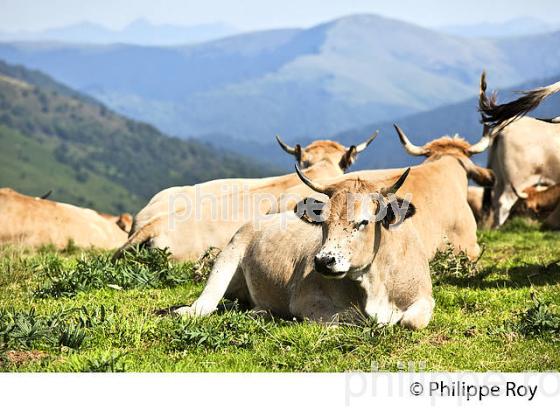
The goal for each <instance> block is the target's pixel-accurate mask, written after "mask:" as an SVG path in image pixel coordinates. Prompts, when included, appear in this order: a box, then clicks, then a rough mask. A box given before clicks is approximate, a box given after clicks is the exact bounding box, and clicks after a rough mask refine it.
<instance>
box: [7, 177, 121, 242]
mask: <svg viewBox="0 0 560 410" xmlns="http://www.w3.org/2000/svg"><path fill="white" fill-rule="evenodd" d="M131 219H132V217H131V216H130V214H122V215H121V216H118V217H117V216H113V215H108V214H99V213H98V212H96V211H94V210H92V209H87V208H80V207H77V206H74V205H70V204H65V203H62V202H54V201H50V200H48V199H41V198H35V197H31V196H27V195H23V194H20V193H18V192H16V191H14V190H13V189H11V188H1V189H0V244H5V243H12V244H17V245H26V246H42V245H49V244H52V245H54V246H56V247H57V248H59V249H60V248H64V247H65V246H67V245H68V243H69V242H70V241H72V242H73V243H74V244H75V245H77V246H80V247H90V246H94V247H96V248H102V249H116V248H118V247H119V246H121V245H122V244H123V243H124V242H125V241H126V238H127V233H126V232H125V230H124V229H123V228H121V226H122V227H125V226H126V224H127V222H128V225H130V220H131Z"/></svg>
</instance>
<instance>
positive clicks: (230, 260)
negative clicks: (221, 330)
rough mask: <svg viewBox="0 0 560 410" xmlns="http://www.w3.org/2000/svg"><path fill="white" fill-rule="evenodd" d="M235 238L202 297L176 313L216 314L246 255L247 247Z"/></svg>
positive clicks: (218, 260) (220, 259) (219, 259)
mask: <svg viewBox="0 0 560 410" xmlns="http://www.w3.org/2000/svg"><path fill="white" fill-rule="evenodd" d="M238 242H239V240H238V238H236V237H234V238H233V239H232V241H231V242H230V244H229V245H228V246H226V248H225V249H224V250H223V251H222V253H221V254H220V256H218V259H217V260H216V263H215V264H214V267H213V268H212V272H210V276H209V277H208V282H207V283H206V286H205V287H204V290H203V291H202V294H201V295H200V297H199V298H198V299H197V300H196V301H195V302H194V303H193V304H192V306H185V307H181V308H179V309H176V310H175V313H177V314H180V315H188V316H207V315H209V314H210V313H212V312H214V311H215V310H216V308H217V306H218V303H220V300H221V299H222V298H223V297H224V295H225V293H226V292H227V290H228V287H229V286H230V283H231V281H232V279H233V277H234V276H235V274H236V273H237V274H242V272H240V269H241V267H240V266H239V265H240V262H241V259H242V258H243V256H244V254H245V246H242V245H243V244H241V243H238Z"/></svg>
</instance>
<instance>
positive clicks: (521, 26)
mask: <svg viewBox="0 0 560 410" xmlns="http://www.w3.org/2000/svg"><path fill="white" fill-rule="evenodd" d="M438 30H440V31H443V32H444V33H449V34H453V35H456V36H459V37H468V38H475V37H488V38H504V37H519V36H530V35H536V34H543V33H548V32H553V31H557V30H560V23H557V24H552V23H547V22H546V21H543V20H541V19H538V18H534V17H519V18H515V19H511V20H507V21H504V22H502V23H489V22H483V23H477V24H463V25H451V26H443V27H439V28H438Z"/></svg>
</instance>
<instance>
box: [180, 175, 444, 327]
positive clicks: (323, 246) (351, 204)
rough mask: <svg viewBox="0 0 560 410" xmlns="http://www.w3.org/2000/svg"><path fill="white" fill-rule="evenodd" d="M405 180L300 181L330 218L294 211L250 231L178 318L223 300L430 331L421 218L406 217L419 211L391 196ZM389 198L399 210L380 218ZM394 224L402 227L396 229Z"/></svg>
mask: <svg viewBox="0 0 560 410" xmlns="http://www.w3.org/2000/svg"><path fill="white" fill-rule="evenodd" d="M407 174H408V171H406V172H405V173H404V174H403V175H402V176H401V177H400V178H399V179H398V180H397V182H395V183H394V184H393V185H392V186H391V187H390V188H384V187H383V186H379V185H374V184H370V183H368V182H366V181H363V180H347V181H343V182H340V183H338V184H335V185H330V186H319V185H317V184H314V183H313V182H311V181H310V180H308V179H307V178H306V177H305V176H303V175H302V179H303V181H304V182H305V183H306V184H307V185H309V186H310V187H311V188H312V189H314V190H316V191H318V192H320V193H324V194H326V195H327V196H328V197H329V200H328V201H327V203H326V204H325V206H324V207H323V210H322V212H321V217H323V218H324V221H322V222H320V221H318V220H317V218H316V217H315V213H314V212H313V211H312V210H311V209H310V208H308V209H307V211H306V212H305V213H304V214H301V212H298V215H300V216H301V219H300V217H299V216H298V215H296V214H295V213H294V212H286V213H280V214H275V215H271V216H270V218H268V219H267V220H266V221H260V222H253V223H248V224H246V225H244V226H243V227H242V228H241V229H240V230H239V231H238V232H237V233H236V234H235V236H234V237H233V239H232V240H231V242H230V243H229V244H228V246H227V247H226V248H225V249H224V250H223V252H222V253H221V254H220V256H219V257H218V259H217V261H216V263H215V265H214V268H213V269H212V272H211V274H210V277H209V279H208V283H207V285H206V287H205V289H204V291H203V292H202V295H201V296H200V297H199V298H198V299H197V300H196V302H194V304H193V305H192V306H190V307H183V308H179V309H178V310H176V312H177V313H179V314H185V315H196V316H203V315H208V314H210V313H212V312H213V311H214V310H215V309H216V307H217V305H218V303H219V301H220V300H221V298H222V297H223V296H224V295H225V296H227V297H230V298H237V299H239V300H241V301H244V302H247V303H249V304H250V305H251V306H253V307H254V308H255V309H258V310H267V311H271V312H272V313H273V314H276V315H280V316H285V317H298V318H306V319H310V320H314V321H320V322H330V321H332V320H336V319H337V318H339V317H344V318H345V319H349V316H350V317H352V316H353V315H352V314H354V317H357V316H358V317H359V316H360V315H364V314H365V315H369V316H372V317H375V318H376V319H377V321H378V322H379V323H380V324H395V323H400V324H402V325H403V326H406V327H409V328H413V329H419V328H423V327H425V326H427V324H428V323H429V321H430V318H431V316H432V311H433V307H434V300H433V298H432V284H431V280H430V270H429V266H428V257H427V255H426V254H425V252H424V250H423V247H422V244H421V243H420V237H419V235H418V232H417V231H416V228H415V225H414V221H413V220H414V217H412V218H410V219H407V218H409V217H411V216H412V215H413V214H414V206H413V205H412V204H408V205H409V206H408V208H406V207H403V206H402V205H403V201H402V199H400V198H396V197H394V195H392V194H394V193H395V192H396V191H397V190H398V189H399V187H400V186H401V185H402V183H403V182H404V180H405V179H406V177H407ZM349 194H353V195H358V199H357V200H353V199H352V198H351V196H350V195H349ZM387 197H388V198H389V199H388V200H389V201H391V206H389V207H386V208H384V209H386V210H387V213H386V214H385V215H384V214H383V212H380V213H379V216H380V217H381V218H378V217H376V215H378V212H379V211H380V210H381V209H382V208H383V204H385V203H386V202H385V201H386V200H387ZM395 204H398V205H395ZM300 209H301V207H299V209H298V211H299V210H300ZM395 210H398V211H399V212H397V213H395ZM400 211H403V212H400ZM383 215H384V217H383ZM395 215H398V216H395ZM405 219H406V220H405ZM396 220H398V221H399V222H402V223H401V224H400V225H399V226H397V227H389V225H390V224H393V223H395V222H396ZM356 315H357V316H356Z"/></svg>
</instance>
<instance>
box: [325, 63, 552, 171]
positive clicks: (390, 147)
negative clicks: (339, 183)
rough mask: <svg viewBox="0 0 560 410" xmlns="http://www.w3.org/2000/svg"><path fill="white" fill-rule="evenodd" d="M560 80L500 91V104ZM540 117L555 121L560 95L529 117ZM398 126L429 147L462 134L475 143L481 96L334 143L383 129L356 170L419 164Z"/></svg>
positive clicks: (354, 132) (339, 138)
mask: <svg viewBox="0 0 560 410" xmlns="http://www.w3.org/2000/svg"><path fill="white" fill-rule="evenodd" d="M488 80H489V83H488V85H489V89H490V90H491V89H494V88H495V87H494V84H493V83H494V80H495V75H492V73H490V75H489V79H488ZM557 81H560V74H559V75H556V76H553V77H549V78H546V79H541V80H533V81H529V82H526V83H523V84H519V85H517V86H514V87H511V88H509V89H505V90H498V102H507V101H511V100H513V99H515V98H518V97H519V95H517V94H515V93H514V91H520V90H530V89H533V88H536V87H541V86H546V85H549V84H552V83H555V82H557ZM529 115H530V116H534V117H537V118H554V117H557V116H559V115H560V94H556V95H554V96H552V97H549V98H548V99H547V100H545V101H544V102H543V103H542V104H541V105H540V106H539V107H538V108H537V109H536V110H535V111H533V112H531V113H530V114H529ZM393 122H395V123H397V124H398V125H399V126H400V127H401V128H402V129H403V130H404V131H405V133H406V134H407V136H408V137H409V138H410V140H411V141H412V142H413V143H414V144H417V145H422V144H425V143H426V142H428V141H431V140H433V139H435V138H437V137H440V136H443V135H453V134H455V133H458V134H459V135H460V136H462V137H463V138H465V139H467V140H468V141H470V142H475V141H478V140H479V139H480V137H481V136H482V125H481V124H480V114H479V113H478V97H476V98H475V97H473V98H469V99H467V100H464V101H462V102H459V103H456V104H451V105H448V106H445V107H440V108H437V109H435V110H430V111H426V112H422V113H418V114H414V115H411V116H407V117H403V118H401V119H397V120H395V121H391V122H380V123H373V124H371V125H368V126H366V127H361V128H357V129H352V130H349V131H345V132H343V133H339V134H337V135H335V136H333V139H334V140H337V141H340V142H342V143H346V144H351V143H353V142H354V141H356V138H360V136H366V135H368V133H371V132H372V131H373V130H379V131H380V136H379V137H378V139H377V140H376V141H375V142H374V143H373V144H372V145H371V146H370V148H369V149H368V150H367V151H366V152H364V154H362V156H361V157H360V160H359V161H358V162H357V163H356V169H371V168H391V167H401V166H407V165H413V164H417V163H420V162H422V161H423V159H422V158H414V157H411V156H410V155H408V154H407V153H406V152H405V151H404V150H403V148H402V145H401V143H400V141H399V139H398V137H397V134H396V132H395V130H394V128H393ZM473 159H475V160H476V162H478V163H480V164H485V163H486V155H485V154H480V155H477V156H476V157H474V158H473Z"/></svg>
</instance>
